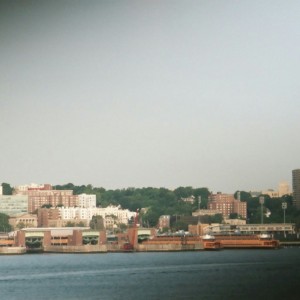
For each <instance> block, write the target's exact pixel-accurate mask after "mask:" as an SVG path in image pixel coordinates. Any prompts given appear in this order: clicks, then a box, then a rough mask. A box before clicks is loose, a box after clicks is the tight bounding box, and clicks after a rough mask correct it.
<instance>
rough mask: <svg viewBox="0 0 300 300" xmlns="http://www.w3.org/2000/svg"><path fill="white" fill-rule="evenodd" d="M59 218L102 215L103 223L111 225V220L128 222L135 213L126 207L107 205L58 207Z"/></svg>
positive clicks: (79, 218) (70, 218) (81, 218)
mask: <svg viewBox="0 0 300 300" xmlns="http://www.w3.org/2000/svg"><path fill="white" fill-rule="evenodd" d="M58 210H59V212H60V218H61V219H62V220H72V219H73V220H87V221H88V222H89V221H91V220H92V217H93V216H102V217H103V220H104V222H105V225H107V226H108V227H110V226H111V223H112V220H113V221H114V222H115V223H116V224H121V223H122V224H125V225H127V224H128V220H129V219H131V218H132V217H134V216H135V215H136V213H135V212H131V211H129V210H128V209H122V208H121V206H112V205H110V206H108V207H58Z"/></svg>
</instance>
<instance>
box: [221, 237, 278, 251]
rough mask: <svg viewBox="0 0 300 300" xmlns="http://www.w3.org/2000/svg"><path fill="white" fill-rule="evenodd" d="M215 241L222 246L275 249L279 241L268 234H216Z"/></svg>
mask: <svg viewBox="0 0 300 300" xmlns="http://www.w3.org/2000/svg"><path fill="white" fill-rule="evenodd" d="M215 238H216V241H217V242H219V243H220V244H221V247H222V248H236V249H238V248H239V249H247V248H248V249H249V248H258V249H277V248H279V245H280V244H279V241H278V240H275V239H273V238H272V237H271V235H269V234H261V235H255V234H252V235H250V234H248V235H243V234H229V235H227V234H217V235H215Z"/></svg>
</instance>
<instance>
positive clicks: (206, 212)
mask: <svg viewBox="0 0 300 300" xmlns="http://www.w3.org/2000/svg"><path fill="white" fill-rule="evenodd" d="M218 214H222V212H221V211H220V210H213V209H197V210H196V211H194V212H193V213H192V216H194V217H198V216H215V215H218Z"/></svg>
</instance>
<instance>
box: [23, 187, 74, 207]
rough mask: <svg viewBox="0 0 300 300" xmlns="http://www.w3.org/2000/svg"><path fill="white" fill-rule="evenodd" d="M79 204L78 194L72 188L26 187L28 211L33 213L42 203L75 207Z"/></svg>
mask: <svg viewBox="0 0 300 300" xmlns="http://www.w3.org/2000/svg"><path fill="white" fill-rule="evenodd" d="M78 204H79V197H78V195H73V191H72V190H52V189H42V190H41V189H28V212H29V213H33V212H34V211H35V210H36V209H38V208H40V207H42V206H43V205H51V206H52V207H56V206H64V207H75V206H78Z"/></svg>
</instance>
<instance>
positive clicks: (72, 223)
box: [65, 221, 75, 227]
mask: <svg viewBox="0 0 300 300" xmlns="http://www.w3.org/2000/svg"><path fill="white" fill-rule="evenodd" d="M65 227H75V223H74V222H71V221H68V222H67V223H66V225H65Z"/></svg>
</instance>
